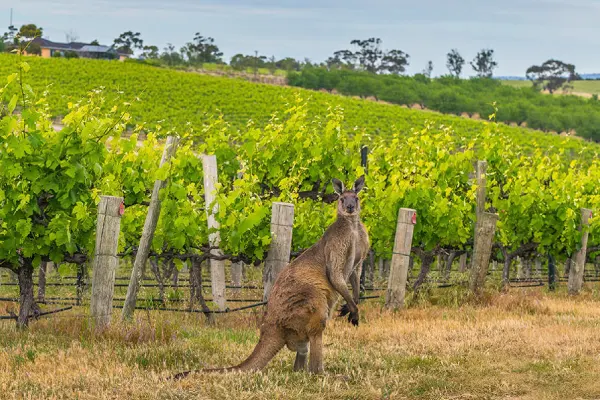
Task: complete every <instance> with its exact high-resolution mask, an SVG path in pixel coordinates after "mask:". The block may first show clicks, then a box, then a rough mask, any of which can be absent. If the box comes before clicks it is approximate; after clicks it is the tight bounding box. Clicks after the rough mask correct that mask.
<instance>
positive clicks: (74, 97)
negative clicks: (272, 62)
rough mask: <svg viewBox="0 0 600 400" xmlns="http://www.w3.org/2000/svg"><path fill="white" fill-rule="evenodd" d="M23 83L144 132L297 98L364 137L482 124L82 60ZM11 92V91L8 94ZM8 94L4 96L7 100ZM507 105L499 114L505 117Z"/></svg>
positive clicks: (251, 116) (50, 65) (53, 66)
mask: <svg viewBox="0 0 600 400" xmlns="http://www.w3.org/2000/svg"><path fill="white" fill-rule="evenodd" d="M17 62H18V59H17V57H16V56H15V55H10V54H0V76H6V75H9V74H11V73H13V72H14V71H15V68H16V66H17V65H18V64H17ZM27 62H28V63H29V64H30V66H31V71H30V72H29V77H30V78H29V80H28V84H29V85H31V88H32V89H33V90H34V91H35V92H36V93H39V94H42V93H44V92H47V96H46V98H47V101H48V104H49V108H48V112H49V114H50V115H51V116H52V117H62V116H65V115H66V114H67V113H68V112H69V107H68V106H69V103H71V104H75V103H77V102H79V101H80V100H81V99H82V98H84V97H86V96H87V93H88V92H89V91H91V90H98V89H103V95H104V96H105V98H106V101H105V102H104V104H103V105H102V106H101V109H102V110H104V111H109V110H110V108H111V107H112V105H113V104H117V103H119V104H120V103H123V102H127V103H129V105H128V112H129V114H130V115H131V121H129V123H128V127H132V126H134V125H135V124H144V125H145V129H148V130H155V129H156V128H157V127H160V128H161V129H162V131H165V130H176V131H186V130H188V129H189V127H193V128H194V129H196V130H197V131H198V130H200V129H202V127H204V126H205V125H206V124H208V123H209V122H210V121H213V122H214V120H215V119H218V118H219V117H220V116H222V119H223V120H224V121H225V122H227V128H228V130H231V131H233V132H235V131H236V130H238V129H246V127H247V125H248V124H249V123H251V125H252V126H255V127H257V128H261V129H262V128H264V127H265V126H266V125H267V124H268V123H269V122H270V121H271V118H272V116H273V114H275V113H277V114H279V115H280V116H282V115H283V113H285V112H286V110H288V105H289V104H293V103H294V102H295V100H296V98H297V97H298V96H299V97H301V98H302V99H304V100H305V101H306V111H307V113H308V118H309V119H310V120H313V119H316V118H319V119H324V118H327V115H328V114H329V111H328V110H330V109H335V108H340V109H341V110H343V115H344V118H343V121H342V122H341V124H342V126H343V128H344V129H346V130H347V131H353V130H355V129H357V130H360V131H361V132H364V133H367V134H369V135H376V136H382V137H387V136H389V135H392V134H393V133H407V132H410V131H411V130H412V129H415V130H419V129H423V128H425V127H426V126H427V125H428V124H431V125H432V126H434V127H439V126H440V125H445V126H451V127H453V129H454V130H455V131H456V132H458V133H459V135H457V136H455V140H457V141H459V140H460V141H462V142H461V143H460V145H465V144H466V140H469V139H471V138H472V137H474V136H476V135H479V134H481V133H482V132H483V131H484V130H485V129H486V128H485V127H486V125H485V124H484V123H482V122H481V121H474V120H469V119H465V118H459V117H456V116H451V115H442V114H438V113H433V112H431V113H427V114H424V113H423V112H421V111H417V110H411V109H405V108H401V107H398V106H394V105H390V104H382V103H376V102H371V101H363V100H357V99H351V98H346V97H341V96H333V95H330V94H326V93H320V92H314V91H309V90H304V89H298V88H286V87H279V86H271V85H264V84H254V83H250V82H246V81H244V80H242V79H228V78H219V77H213V76H205V75H200V74H194V73H187V72H178V71H172V70H165V69H160V68H156V67H150V66H146V65H141V64H135V63H111V62H108V61H107V62H105V61H97V60H85V59H50V60H48V59H41V58H36V57H33V58H30V59H28V60H27ZM13 89H14V90H16V88H13ZM12 94H14V93H13V92H9V91H5V92H4V100H5V101H6V102H9V101H10V99H11V97H12ZM494 101H495V99H494V98H489V99H487V100H486V103H487V104H486V110H489V112H486V113H485V114H482V117H483V118H485V117H486V115H487V114H491V113H493V111H494V108H493V105H492V103H493V102H494ZM504 109H505V106H504V105H503V106H502V107H501V108H500V110H499V111H500V112H503V111H504ZM498 129H499V130H500V131H501V132H503V133H504V134H505V135H506V136H508V137H510V138H511V139H513V140H514V141H516V142H517V143H518V144H519V145H520V146H528V145H529V144H532V145H533V146H534V147H541V148H543V149H544V150H545V151H552V150H553V149H555V148H557V147H560V148H561V149H563V150H565V151H566V152H569V151H572V152H574V153H585V154H587V155H589V156H590V157H593V156H595V155H596V154H597V152H598V146H597V145H594V144H589V143H585V142H583V141H581V142H580V141H577V140H564V138H562V137H559V136H555V135H547V134H543V133H541V132H538V131H533V130H528V129H521V128H516V127H509V126H500V127H498Z"/></svg>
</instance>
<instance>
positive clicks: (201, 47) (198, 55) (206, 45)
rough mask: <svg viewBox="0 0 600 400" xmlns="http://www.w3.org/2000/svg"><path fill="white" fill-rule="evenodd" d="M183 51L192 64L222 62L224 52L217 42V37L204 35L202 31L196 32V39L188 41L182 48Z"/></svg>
mask: <svg viewBox="0 0 600 400" xmlns="http://www.w3.org/2000/svg"><path fill="white" fill-rule="evenodd" d="M181 53H182V54H184V55H185V56H186V57H187V59H188V62H190V63H191V64H203V63H222V62H223V60H222V58H221V57H223V53H222V52H221V51H220V50H219V47H218V46H217V45H216V44H215V39H213V38H211V37H204V36H202V35H201V34H200V32H196V35H195V36H194V40H193V41H192V42H188V43H186V44H185V45H184V46H183V47H182V48H181Z"/></svg>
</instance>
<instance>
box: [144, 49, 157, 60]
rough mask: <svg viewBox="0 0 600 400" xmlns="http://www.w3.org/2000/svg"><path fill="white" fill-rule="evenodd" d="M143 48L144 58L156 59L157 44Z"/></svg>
mask: <svg viewBox="0 0 600 400" xmlns="http://www.w3.org/2000/svg"><path fill="white" fill-rule="evenodd" d="M143 50H144V52H143V53H142V57H144V58H150V59H157V58H158V57H159V53H158V47H157V46H144V48H143Z"/></svg>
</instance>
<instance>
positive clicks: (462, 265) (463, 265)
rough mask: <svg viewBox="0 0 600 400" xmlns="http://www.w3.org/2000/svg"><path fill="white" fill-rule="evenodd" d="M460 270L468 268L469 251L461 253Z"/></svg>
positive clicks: (463, 270)
mask: <svg viewBox="0 0 600 400" xmlns="http://www.w3.org/2000/svg"><path fill="white" fill-rule="evenodd" d="M458 264H459V266H458V272H465V271H466V270H467V253H466V252H464V253H462V254H461V255H460V258H459V261H458Z"/></svg>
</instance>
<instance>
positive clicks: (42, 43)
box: [32, 37, 130, 61]
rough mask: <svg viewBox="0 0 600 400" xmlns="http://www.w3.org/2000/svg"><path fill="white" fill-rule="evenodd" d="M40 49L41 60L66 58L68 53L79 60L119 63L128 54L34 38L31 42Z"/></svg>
mask: <svg viewBox="0 0 600 400" xmlns="http://www.w3.org/2000/svg"><path fill="white" fill-rule="evenodd" d="M32 43H33V44H36V45H38V46H39V47H40V49H41V54H40V55H41V56H42V57H43V58H50V57H59V56H63V57H64V56H68V54H69V53H71V54H73V53H75V54H77V56H79V57H81V58H95V59H102V60H114V59H117V58H118V59H119V60H121V61H123V60H125V59H127V58H129V56H130V55H129V54H126V53H120V52H118V51H117V50H116V49H115V48H114V47H113V46H102V45H100V46H96V45H91V44H87V43H81V42H71V43H59V42H52V41H50V40H48V39H42V38H39V37H37V38H35V39H33V41H32Z"/></svg>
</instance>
